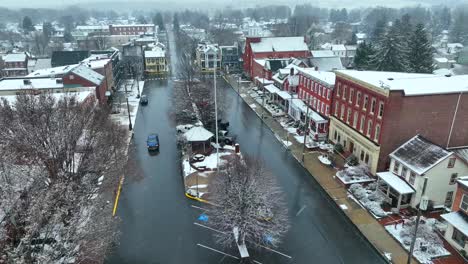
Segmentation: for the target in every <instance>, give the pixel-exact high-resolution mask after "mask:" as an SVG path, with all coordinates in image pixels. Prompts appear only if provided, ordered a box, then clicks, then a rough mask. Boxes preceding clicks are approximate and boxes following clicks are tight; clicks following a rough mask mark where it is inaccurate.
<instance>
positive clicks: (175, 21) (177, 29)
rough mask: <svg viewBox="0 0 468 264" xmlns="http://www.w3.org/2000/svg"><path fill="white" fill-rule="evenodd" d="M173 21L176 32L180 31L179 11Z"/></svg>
mask: <svg viewBox="0 0 468 264" xmlns="http://www.w3.org/2000/svg"><path fill="white" fill-rule="evenodd" d="M172 23H173V26H174V30H175V31H176V32H177V31H179V28H180V25H179V16H178V15H177V13H175V14H174V19H173V21H172Z"/></svg>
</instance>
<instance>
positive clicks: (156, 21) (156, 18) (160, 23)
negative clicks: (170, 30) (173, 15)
mask: <svg viewBox="0 0 468 264" xmlns="http://www.w3.org/2000/svg"><path fill="white" fill-rule="evenodd" d="M153 24H155V25H157V26H158V27H159V30H162V31H164V30H166V28H165V26H164V20H163V17H162V15H161V13H157V14H156V15H155V16H154V17H153Z"/></svg>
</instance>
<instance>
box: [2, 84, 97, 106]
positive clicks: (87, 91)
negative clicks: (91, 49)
mask: <svg viewBox="0 0 468 264" xmlns="http://www.w3.org/2000/svg"><path fill="white" fill-rule="evenodd" d="M95 93H96V90H95V88H92V87H83V88H80V91H78V92H64V93H51V95H52V96H53V97H55V99H57V100H59V99H61V98H62V97H66V96H76V99H77V100H78V101H79V102H83V101H84V100H86V99H87V98H89V97H91V96H94V94H95ZM0 98H5V99H6V100H7V101H8V102H9V103H10V104H14V103H16V95H4V96H0Z"/></svg>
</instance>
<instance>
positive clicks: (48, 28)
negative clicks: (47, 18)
mask: <svg viewBox="0 0 468 264" xmlns="http://www.w3.org/2000/svg"><path fill="white" fill-rule="evenodd" d="M42 34H43V35H44V37H45V38H46V39H47V40H49V39H50V37H51V36H52V34H54V26H52V23H50V22H44V23H42Z"/></svg>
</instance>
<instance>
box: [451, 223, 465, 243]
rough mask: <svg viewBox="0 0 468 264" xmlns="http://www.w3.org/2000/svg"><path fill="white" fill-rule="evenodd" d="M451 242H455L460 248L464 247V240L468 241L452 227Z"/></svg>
mask: <svg viewBox="0 0 468 264" xmlns="http://www.w3.org/2000/svg"><path fill="white" fill-rule="evenodd" d="M452 239H453V241H455V242H457V244H458V245H460V246H461V247H462V248H464V247H465V243H466V240H467V239H468V238H467V237H466V236H465V235H464V234H463V233H462V232H460V230H458V229H456V228H455V227H453V234H452Z"/></svg>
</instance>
